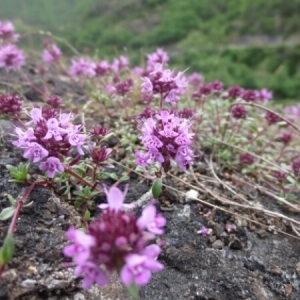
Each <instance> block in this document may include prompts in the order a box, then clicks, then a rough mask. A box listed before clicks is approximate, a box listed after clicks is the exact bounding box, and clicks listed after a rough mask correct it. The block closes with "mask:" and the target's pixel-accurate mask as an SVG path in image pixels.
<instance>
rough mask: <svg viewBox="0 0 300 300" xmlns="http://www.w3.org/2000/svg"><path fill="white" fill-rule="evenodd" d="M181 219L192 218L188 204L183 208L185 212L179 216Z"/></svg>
mask: <svg viewBox="0 0 300 300" xmlns="http://www.w3.org/2000/svg"><path fill="white" fill-rule="evenodd" d="M178 216H179V217H184V218H186V219H190V216H191V207H190V206H189V205H188V204H186V205H185V206H184V207H183V210H182V212H180V213H179V214H178Z"/></svg>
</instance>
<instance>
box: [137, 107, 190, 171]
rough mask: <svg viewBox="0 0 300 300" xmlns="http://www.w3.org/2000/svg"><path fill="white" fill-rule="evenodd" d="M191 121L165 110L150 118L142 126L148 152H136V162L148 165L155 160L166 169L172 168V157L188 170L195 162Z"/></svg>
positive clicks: (144, 165)
mask: <svg viewBox="0 0 300 300" xmlns="http://www.w3.org/2000/svg"><path fill="white" fill-rule="evenodd" d="M190 126H191V123H190V121H189V120H188V119H183V118H180V117H178V116H175V114H170V113H169V112H168V111H166V110H163V111H161V112H160V113H159V114H156V115H155V117H154V118H153V117H150V118H148V119H147V120H146V121H145V122H144V124H143V126H142V128H141V131H142V134H143V135H142V136H141V137H140V139H141V140H142V142H143V144H144V146H145V147H146V148H147V150H148V152H146V153H142V152H136V164H138V165H140V166H142V167H146V166H147V165H148V164H153V163H155V162H159V163H161V165H162V167H163V168H164V170H165V171H167V170H168V169H169V168H170V162H171V159H173V160H175V161H176V162H177V164H178V166H179V167H180V168H181V169H183V170H186V167H187V165H190V164H191V163H192V162H193V158H194V152H193V151H192V149H191V147H190V146H191V143H192V137H193V136H194V134H193V133H191V132H190Z"/></svg>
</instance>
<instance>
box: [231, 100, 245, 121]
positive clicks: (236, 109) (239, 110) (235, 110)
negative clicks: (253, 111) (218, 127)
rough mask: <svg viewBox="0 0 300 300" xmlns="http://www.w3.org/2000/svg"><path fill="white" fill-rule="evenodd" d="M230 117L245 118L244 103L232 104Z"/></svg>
mask: <svg viewBox="0 0 300 300" xmlns="http://www.w3.org/2000/svg"><path fill="white" fill-rule="evenodd" d="M231 114H232V117H233V118H235V119H246V117H247V108H246V107H245V106H244V105H240V104H237V105H234V106H233V107H232V109H231Z"/></svg>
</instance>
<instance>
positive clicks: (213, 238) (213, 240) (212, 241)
mask: <svg viewBox="0 0 300 300" xmlns="http://www.w3.org/2000/svg"><path fill="white" fill-rule="evenodd" d="M216 239H217V237H216V236H215V235H213V236H211V237H210V238H209V239H208V240H209V242H210V243H211V244H212V243H214V242H215V241H216Z"/></svg>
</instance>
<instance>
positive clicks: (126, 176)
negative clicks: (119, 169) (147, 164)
mask: <svg viewBox="0 0 300 300" xmlns="http://www.w3.org/2000/svg"><path fill="white" fill-rule="evenodd" d="M129 179H130V177H129V176H128V175H124V176H122V177H121V178H120V180H121V181H128V180H129Z"/></svg>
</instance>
